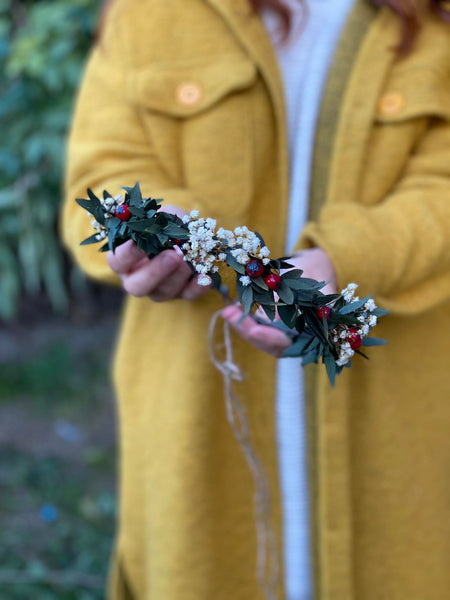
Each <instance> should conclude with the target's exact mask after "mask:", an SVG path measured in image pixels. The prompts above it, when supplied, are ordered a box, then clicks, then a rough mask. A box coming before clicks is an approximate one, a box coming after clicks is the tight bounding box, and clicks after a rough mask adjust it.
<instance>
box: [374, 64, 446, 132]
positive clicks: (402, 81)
mask: <svg viewBox="0 0 450 600" xmlns="http://www.w3.org/2000/svg"><path fill="white" fill-rule="evenodd" d="M423 117H428V118H438V119H442V120H447V121H448V120H450V78H449V73H448V71H442V70H440V69H437V68H433V66H430V65H429V64H426V65H421V64H416V65H414V66H409V67H404V68H402V67H398V68H397V69H394V70H393V73H392V75H391V77H390V78H389V80H388V81H387V83H386V85H385V87H384V92H383V93H382V95H381V96H380V98H379V101H378V105H377V115H376V120H377V122H379V123H386V124H387V123H401V122H403V121H408V120H411V119H417V118H423Z"/></svg>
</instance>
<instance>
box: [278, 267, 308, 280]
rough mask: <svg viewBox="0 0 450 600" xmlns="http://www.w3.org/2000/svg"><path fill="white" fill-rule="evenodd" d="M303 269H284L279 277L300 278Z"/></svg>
mask: <svg viewBox="0 0 450 600" xmlns="http://www.w3.org/2000/svg"><path fill="white" fill-rule="evenodd" d="M302 273H303V271H302V270H301V269H291V270H290V271H286V273H283V275H282V276H281V279H300V277H301V276H302Z"/></svg>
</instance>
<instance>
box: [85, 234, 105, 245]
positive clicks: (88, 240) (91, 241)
mask: <svg viewBox="0 0 450 600" xmlns="http://www.w3.org/2000/svg"><path fill="white" fill-rule="evenodd" d="M97 235H98V233H94V235H91V236H89V237H88V238H86V239H85V240H83V241H82V242H81V243H80V246H88V245H89V244H98V242H100V241H102V240H98V239H97Z"/></svg>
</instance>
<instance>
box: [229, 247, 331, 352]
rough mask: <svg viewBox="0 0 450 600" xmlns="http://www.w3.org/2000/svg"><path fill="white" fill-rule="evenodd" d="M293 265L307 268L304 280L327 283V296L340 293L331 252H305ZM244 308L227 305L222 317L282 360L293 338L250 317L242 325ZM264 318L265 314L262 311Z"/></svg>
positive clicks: (295, 258) (253, 343)
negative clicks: (309, 279) (330, 256)
mask: <svg viewBox="0 0 450 600" xmlns="http://www.w3.org/2000/svg"><path fill="white" fill-rule="evenodd" d="M289 262H290V263H291V264H292V265H294V267H296V268H298V269H303V277H309V278H311V279H316V280H317V281H326V282H327V284H326V286H325V287H323V288H322V290H321V291H322V292H323V293H324V294H335V293H336V290H337V281H336V273H335V271H334V268H333V265H332V263H331V261H330V259H329V258H328V255H327V253H326V252H325V251H324V250H322V248H311V249H309V250H302V251H301V252H299V253H298V254H296V255H295V256H293V257H292V258H291V259H289ZM242 313H243V311H242V309H241V308H239V307H238V306H227V307H226V308H224V309H223V311H222V316H223V318H224V319H225V321H227V322H228V323H229V324H230V325H231V326H232V327H234V329H235V330H236V331H237V332H238V333H239V335H240V336H241V337H242V338H243V339H244V340H246V341H247V342H249V343H250V344H252V345H253V346H255V348H258V349H259V350H262V351H263V352H267V353H268V354H271V355H272V356H275V357H276V358H280V357H281V356H282V354H283V351H284V350H286V348H288V347H289V346H290V345H291V340H290V338H289V337H288V336H287V335H285V334H284V333H283V332H282V331H280V330H279V329H275V328H272V327H266V326H264V325H259V324H258V323H256V322H255V321H254V319H252V318H251V317H246V318H245V319H244V320H243V321H242V323H241V324H240V325H238V324H237V323H238V321H239V319H240V318H241V317H242ZM258 316H261V311H258Z"/></svg>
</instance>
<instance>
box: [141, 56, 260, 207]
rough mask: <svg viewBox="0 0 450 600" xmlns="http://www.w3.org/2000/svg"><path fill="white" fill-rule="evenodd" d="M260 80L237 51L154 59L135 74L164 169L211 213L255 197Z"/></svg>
mask: <svg viewBox="0 0 450 600" xmlns="http://www.w3.org/2000/svg"><path fill="white" fill-rule="evenodd" d="M256 79H257V70H256V67H255V65H254V63H253V62H252V61H251V60H250V59H249V58H247V57H245V56H244V55H234V54H233V55H225V56H219V57H211V58H207V59H204V58H202V59H197V60H194V59H192V60H177V61H174V62H169V63H158V64H153V65H151V66H149V67H148V68H145V69H141V70H140V71H139V72H137V73H136V74H135V76H134V78H133V80H132V86H131V94H132V101H133V102H134V103H135V104H136V106H137V108H138V110H139V111H140V112H141V114H142V118H143V123H144V126H145V127H146V128H147V130H148V135H149V137H150V138H151V144H152V145H153V146H154V148H155V150H156V152H157V154H158V157H159V160H160V161H161V163H162V165H163V166H164V169H165V170H166V171H167V172H168V173H170V176H171V178H172V180H174V181H175V182H176V184H177V185H181V186H183V187H187V188H189V189H190V190H191V191H192V192H193V193H194V195H197V196H198V197H199V198H200V199H201V201H202V204H203V205H207V206H208V208H211V216H217V217H218V216H221V214H225V212H226V214H228V215H229V216H238V215H239V214H241V213H242V212H243V211H244V210H245V209H246V207H247V206H248V202H249V201H250V198H251V191H252V187H253V186H252V147H251V143H252V123H251V95H252V94H251V91H252V88H253V86H254V84H255V82H256ZM224 203H226V204H224Z"/></svg>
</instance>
